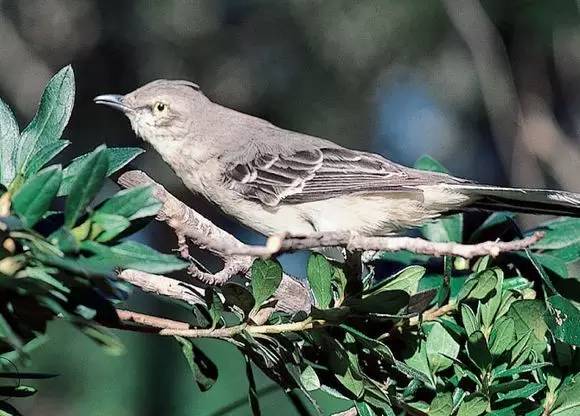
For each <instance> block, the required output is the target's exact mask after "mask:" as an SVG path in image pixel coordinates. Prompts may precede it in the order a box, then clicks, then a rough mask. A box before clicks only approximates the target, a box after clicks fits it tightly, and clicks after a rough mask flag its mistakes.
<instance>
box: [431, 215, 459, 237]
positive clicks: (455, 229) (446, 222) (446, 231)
mask: <svg viewBox="0 0 580 416" xmlns="http://www.w3.org/2000/svg"><path fill="white" fill-rule="evenodd" d="M421 232H422V233H423V235H424V236H425V238H426V239H427V240H429V241H438V242H448V241H455V242H461V240H462V239H463V215H462V214H455V215H449V216H446V217H444V218H440V219H438V220H437V221H435V222H429V223H427V224H425V225H424V226H423V227H422V228H421Z"/></svg>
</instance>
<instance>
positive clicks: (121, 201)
mask: <svg viewBox="0 0 580 416" xmlns="http://www.w3.org/2000/svg"><path fill="white" fill-rule="evenodd" d="M152 192H153V188H152V187H151V186H147V185H145V186H137V187H135V188H130V189H124V190H122V191H119V192H117V193H116V194H115V195H113V196H112V197H111V198H109V199H108V200H106V201H105V202H104V203H103V204H102V205H101V206H99V208H98V209H97V211H96V212H98V213H102V214H115V215H121V216H123V217H125V218H127V219H129V220H135V219H137V218H143V217H149V216H152V215H155V214H157V212H158V211H159V208H161V205H162V204H161V202H159V200H158V199H157V198H155V197H154V196H153V194H152Z"/></svg>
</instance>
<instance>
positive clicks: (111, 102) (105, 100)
mask: <svg viewBox="0 0 580 416" xmlns="http://www.w3.org/2000/svg"><path fill="white" fill-rule="evenodd" d="M93 101H94V102H95V103H97V104H105V105H108V106H109V107H113V108H114V109H116V110H119V111H122V112H123V113H128V112H130V111H133V109H132V108H131V107H129V106H127V105H125V104H123V96H122V95H117V94H104V95H99V96H98V97H95V98H93Z"/></svg>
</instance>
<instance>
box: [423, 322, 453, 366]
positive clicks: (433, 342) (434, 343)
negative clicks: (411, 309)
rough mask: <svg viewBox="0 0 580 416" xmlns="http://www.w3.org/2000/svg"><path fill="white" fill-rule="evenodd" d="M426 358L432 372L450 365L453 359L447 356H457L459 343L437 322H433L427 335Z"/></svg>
mask: <svg viewBox="0 0 580 416" xmlns="http://www.w3.org/2000/svg"><path fill="white" fill-rule="evenodd" d="M426 342H427V358H428V359H429V364H430V368H431V370H432V371H433V373H438V372H439V371H442V370H445V369H446V368H449V367H451V365H452V364H453V361H452V360H451V359H450V358H448V357H451V358H457V355H458V354H459V344H458V343H457V342H456V341H455V339H453V337H452V336H451V335H449V333H448V332H447V331H446V330H445V328H444V327H443V326H442V325H441V324H440V323H438V322H436V323H434V324H433V325H432V327H431V331H430V332H429V334H428V335H427V341H426Z"/></svg>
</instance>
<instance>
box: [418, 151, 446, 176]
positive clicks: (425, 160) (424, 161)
mask: <svg viewBox="0 0 580 416" xmlns="http://www.w3.org/2000/svg"><path fill="white" fill-rule="evenodd" d="M414 167H415V169H420V170H427V171H430V172H439V173H449V171H448V170H447V168H446V167H445V166H443V165H442V164H441V163H440V162H439V161H437V160H435V159H433V158H432V157H431V156H429V155H423V156H421V157H420V158H419V159H417V161H416V162H415V165H414Z"/></svg>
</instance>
